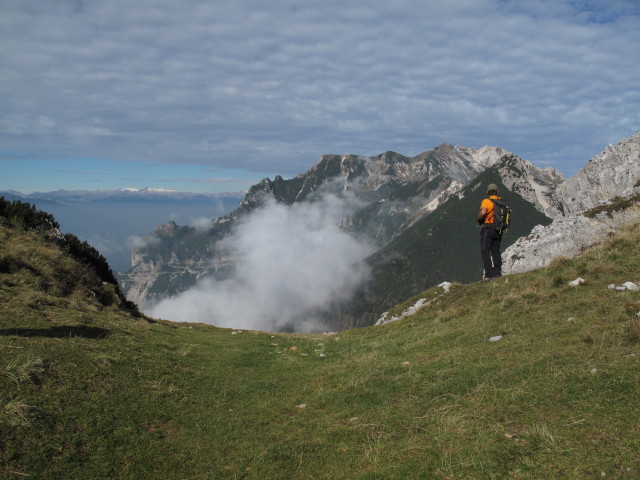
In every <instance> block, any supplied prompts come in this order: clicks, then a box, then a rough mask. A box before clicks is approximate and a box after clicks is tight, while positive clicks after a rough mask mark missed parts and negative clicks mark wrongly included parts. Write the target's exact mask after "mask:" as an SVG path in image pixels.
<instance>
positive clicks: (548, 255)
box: [502, 206, 640, 275]
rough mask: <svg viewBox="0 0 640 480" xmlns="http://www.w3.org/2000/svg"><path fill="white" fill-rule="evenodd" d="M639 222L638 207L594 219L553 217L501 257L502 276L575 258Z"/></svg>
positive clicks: (639, 209) (519, 240)
mask: <svg viewBox="0 0 640 480" xmlns="http://www.w3.org/2000/svg"><path fill="white" fill-rule="evenodd" d="M638 222H640V208H639V207H637V206H636V207H631V208H629V209H627V210H624V211H622V212H612V213H611V216H609V215H607V214H606V213H601V214H599V215H597V216H595V217H594V218H588V217H585V216H584V215H570V216H568V217H562V218H557V219H555V220H554V221H553V223H552V224H551V225H547V226H542V225H538V226H537V227H535V228H534V229H533V230H532V231H531V234H530V235H528V236H526V237H521V238H519V239H518V240H516V242H515V243H514V244H513V245H511V246H510V247H509V248H508V249H507V250H505V252H504V253H503V254H502V258H503V262H504V263H503V265H502V271H503V273H504V274H505V275H507V274H511V273H524V272H528V271H531V270H535V269H537V268H541V267H546V266H547V265H549V263H551V261H552V260H553V259H554V258H559V257H575V256H577V255H579V254H580V253H581V252H582V251H584V250H585V249H586V248H589V247H591V246H593V245H596V244H598V243H600V242H601V241H602V240H603V239H604V238H605V237H606V236H607V235H608V234H609V233H612V232H614V231H616V230H618V229H620V228H622V227H624V226H626V225H632V224H634V223H638Z"/></svg>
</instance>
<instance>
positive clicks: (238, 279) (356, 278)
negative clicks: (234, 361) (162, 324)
mask: <svg viewBox="0 0 640 480" xmlns="http://www.w3.org/2000/svg"><path fill="white" fill-rule="evenodd" d="M353 206H354V203H353V201H351V200H349V199H345V198H339V197H337V196H334V195H325V196H323V197H322V198H320V199H318V200H317V201H315V202H310V203H307V202H305V203H300V204H294V205H292V206H287V205H283V204H278V203H276V202H274V201H269V202H267V203H266V204H265V205H264V206H263V207H261V208H259V209H258V210H256V211H255V212H254V213H253V214H251V215H250V216H249V217H248V218H246V219H245V220H244V221H243V222H241V224H240V225H239V226H238V228H237V229H236V231H235V232H234V234H233V235H232V236H230V237H228V238H226V239H225V240H223V242H222V245H220V247H221V248H224V249H227V250H229V251H232V252H233V254H234V255H235V256H236V259H237V260H236V272H235V275H234V276H233V277H232V278H230V279H228V280H225V281H217V280H215V279H213V278H206V279H202V280H201V281H199V282H198V284H197V285H196V286H194V287H193V288H191V289H190V290H187V291H185V292H183V293H181V294H179V295H177V296H175V297H171V298H168V299H165V300H162V301H160V302H159V303H157V304H156V305H154V306H152V307H149V308H146V309H145V310H146V313H147V314H149V315H151V316H154V317H158V318H165V319H170V320H174V321H184V322H202V323H208V324H213V325H216V326H219V327H232V328H244V329H258V330H265V331H280V330H296V331H321V330H323V329H324V328H325V327H324V325H323V324H322V321H321V320H320V316H319V314H320V313H321V312H323V311H326V310H327V309H328V308H329V307H330V306H331V305H332V304H334V303H336V302H340V301H345V300H348V299H349V298H350V297H351V295H352V294H353V293H354V291H355V290H356V289H357V288H358V287H359V286H360V285H362V284H363V282H365V281H366V280H367V278H368V275H369V270H368V268H367V266H366V264H365V263H364V262H362V260H364V258H365V257H366V256H367V255H369V254H370V253H371V252H372V249H371V248H370V247H369V246H367V245H365V244H363V243H361V242H359V241H358V240H356V239H355V238H354V237H352V236H351V235H349V234H348V233H346V232H345V231H343V230H342V229H341V228H340V227H339V223H340V221H341V219H342V218H343V217H344V216H345V215H347V214H348V213H349V212H350V211H351V210H352V208H353Z"/></svg>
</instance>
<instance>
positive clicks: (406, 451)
mask: <svg viewBox="0 0 640 480" xmlns="http://www.w3.org/2000/svg"><path fill="white" fill-rule="evenodd" d="M0 237H1V238H0V245H1V247H0V248H1V250H0V265H5V266H6V265H10V268H9V267H7V268H4V269H3V271H2V273H0V305H1V306H2V308H1V310H0V351H1V352H2V356H1V357H0V452H1V453H0V478H3V479H4V478H7V479H22V478H37V479H107V478H109V479H113V478H115V479H158V478H162V479H185V480H186V479H202V480H204V479H239V478H245V479H252V478H255V479H505V478H510V479H550V478H553V479H576V478H603V477H602V474H603V472H604V473H605V474H606V478H622V479H627V478H629V479H631V478H638V477H640V460H639V459H640V457H639V455H638V454H639V452H640V422H639V420H640V343H639V336H640V333H639V327H638V317H637V312H638V311H640V303H639V302H640V292H633V291H625V292H617V291H614V290H609V289H608V288H607V285H608V284H610V283H615V284H621V283H623V282H626V281H634V282H639V281H640V277H639V275H640V227H638V226H636V227H635V228H634V229H633V230H631V231H628V232H625V233H623V234H620V235H618V236H616V237H614V238H612V239H610V240H609V241H608V243H607V244H606V245H603V246H602V247H598V248H595V249H592V250H590V251H588V252H586V253H585V254H584V255H583V256H581V257H579V258H576V259H564V260H556V261H554V262H553V263H552V265H551V267H549V268H547V269H543V270H539V271H536V272H531V273H528V274H523V275H513V276H509V277H505V278H503V279H501V280H497V281H492V282H485V283H481V282H479V283H473V284H469V285H455V286H454V288H452V290H451V292H450V293H449V294H446V295H443V296H442V297H440V298H439V299H438V300H436V301H435V302H434V303H433V304H432V305H430V306H428V307H426V308H425V309H423V310H422V311H420V312H419V313H418V314H416V315H414V316H413V317H409V318H406V319H404V320H400V321H397V322H393V323H390V324H388V325H384V326H381V327H368V328H362V329H357V330H349V331H344V332H340V333H338V334H334V335H311V334H309V335H274V334H270V333H265V332H249V331H235V330H229V329H219V328H215V327H211V326H206V325H198V324H193V325H190V324H175V323H170V322H158V321H152V320H149V319H143V318H135V317H133V316H131V315H130V314H128V313H126V312H124V311H122V310H121V309H119V308H118V307H117V305H109V306H105V305H104V304H103V303H101V302H99V301H98V300H97V299H96V297H95V296H94V295H93V294H92V292H91V290H90V288H86V287H85V284H86V282H85V281H80V280H77V279H82V278H84V277H83V275H84V276H86V275H88V273H87V272H86V268H85V267H82V266H80V265H78V264H77V263H76V262H75V261H73V260H72V259H71V258H70V257H68V256H67V255H66V254H65V253H64V252H61V251H60V250H58V249H57V247H55V246H54V245H51V244H47V243H45V242H43V241H42V240H41V239H40V238H39V237H38V236H37V235H35V234H31V233H25V232H21V231H18V230H15V229H13V228H11V227H5V226H2V227H0ZM2 259H10V260H11V261H8V260H7V261H6V262H4V263H2ZM16 259H19V260H20V262H17V260H16ZM578 276H580V277H582V278H585V279H586V281H587V283H586V284H585V285H582V286H580V287H569V286H568V285H567V282H568V281H570V280H573V279H575V278H576V277H578ZM74 279H76V280H77V281H75V283H74ZM89 283H90V282H89ZM437 290H438V291H437V292H436V291H435V290H433V289H432V290H429V291H426V292H425V296H428V297H429V298H432V297H434V296H436V295H437V294H439V293H441V292H442V290H441V289H437ZM416 298H417V297H416ZM406 303H407V305H404V306H402V305H401V306H399V307H398V311H402V310H403V309H404V308H405V307H406V306H408V305H409V304H412V303H415V299H411V300H409V301H408V302H406ZM496 335H501V336H502V339H501V340H499V341H496V342H490V341H489V338H490V337H493V336H496Z"/></svg>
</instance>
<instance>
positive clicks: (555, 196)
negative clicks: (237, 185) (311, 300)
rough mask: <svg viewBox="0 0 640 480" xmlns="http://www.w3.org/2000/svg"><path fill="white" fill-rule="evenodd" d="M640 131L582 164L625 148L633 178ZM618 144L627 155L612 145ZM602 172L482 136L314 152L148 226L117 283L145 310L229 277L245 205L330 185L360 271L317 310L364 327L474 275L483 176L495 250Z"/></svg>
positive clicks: (552, 214)
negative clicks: (493, 201) (210, 215)
mask: <svg viewBox="0 0 640 480" xmlns="http://www.w3.org/2000/svg"><path fill="white" fill-rule="evenodd" d="M639 138H640V132H639V133H638V134H636V135H634V136H633V137H631V138H630V139H626V140H623V141H621V142H620V143H619V144H618V145H617V146H609V147H607V150H605V152H603V154H601V155H600V156H599V157H597V158H604V157H606V159H605V160H604V161H602V160H599V163H598V165H597V166H595V167H594V166H593V165H594V163H597V162H596V161H595V160H596V159H594V160H592V161H591V162H589V163H588V164H587V166H586V167H585V169H587V171H589V172H591V170H593V169H594V168H595V169H596V170H598V171H606V172H611V171H614V170H615V171H617V170H616V169H615V168H612V166H613V165H616V162H617V161H619V160H620V159H621V158H623V156H624V155H627V156H626V157H624V158H630V159H631V160H633V159H634V158H635V159H636V162H635V164H634V163H633V161H631V162H630V164H629V166H625V167H624V168H626V169H627V170H625V171H626V174H625V173H624V172H622V173H619V175H626V176H627V177H628V180H625V181H624V182H622V183H624V185H627V183H629V182H631V185H634V184H635V183H636V182H637V181H638V178H640V173H638V162H637V159H638V156H637V152H636V153H634V150H633V148H635V147H633V146H634V145H636V146H637V144H638V141H639ZM630 145H631V147H629V146H630ZM629 148H631V150H630V152H631V153H628V152H627V154H624V155H623V153H621V152H622V151H623V150H625V149H627V150H629ZM625 151H626V150H625ZM607 152H608V153H607ZM605 153H606V155H605ZM634 155H635V157H634ZM625 165H626V163H625ZM585 176H586V177H588V178H590V179H591V181H590V182H591V183H589V182H587V183H588V184H589V187H588V188H586V191H585V186H584V184H585V183H584V182H585V181H584V180H581V179H583V177H585ZM601 177H602V178H601ZM601 177H597V176H594V175H593V173H591V174H590V175H589V174H584V173H579V174H577V175H576V176H575V177H572V178H570V179H568V180H567V179H565V178H564V176H563V175H562V174H560V173H559V172H558V171H557V170H555V169H552V168H545V169H541V168H539V167H537V166H535V165H533V164H531V163H530V162H528V161H527V160H524V159H522V158H520V157H518V156H517V155H515V154H513V153H511V152H508V151H506V150H504V149H502V148H500V147H489V146H487V147H483V148H480V149H474V148H470V147H461V146H453V145H450V144H447V143H445V144H442V145H440V146H438V147H436V148H433V149H431V150H428V151H426V152H424V153H422V154H420V155H417V156H414V157H410V158H409V157H405V156H403V155H400V154H398V153H395V152H385V153H383V154H380V155H378V156H374V157H363V156H357V155H324V156H322V157H321V158H320V159H319V160H318V161H317V162H316V164H315V165H313V166H312V167H311V168H310V169H309V170H308V171H307V172H305V173H303V174H300V175H298V176H297V177H295V178H292V179H289V180H285V179H283V178H282V177H280V176H276V177H275V179H274V180H270V179H264V180H263V181H261V182H260V183H258V184H256V185H254V186H253V187H251V188H250V189H249V191H248V192H247V194H246V195H245V197H244V199H243V201H242V202H241V203H240V205H239V206H238V207H237V208H236V209H235V210H234V211H232V212H231V213H229V214H228V215H225V216H222V217H219V218H217V219H215V220H213V221H212V223H211V225H210V226H209V228H206V229H204V230H203V229H196V228H193V227H183V226H179V225H177V224H176V223H173V222H170V223H168V224H165V225H161V226H159V227H157V228H156V229H155V230H154V231H153V232H151V233H150V234H148V235H147V236H146V237H145V244H144V245H141V246H139V247H137V248H136V249H134V251H133V252H132V262H133V265H132V268H131V269H130V270H128V271H127V272H125V273H123V274H121V275H120V276H119V281H120V283H121V285H122V288H123V290H124V291H125V292H126V294H127V298H129V299H130V300H133V301H135V302H136V303H138V304H139V305H142V306H143V308H144V306H145V305H147V304H149V303H152V302H155V301H158V300H161V299H163V298H167V297H170V296H173V295H178V294H180V293H181V292H184V291H186V290H188V289H189V288H192V287H194V286H195V285H197V284H198V282H199V281H201V280H202V279H204V278H213V279H215V280H217V281H225V280H227V279H230V278H233V275H234V273H235V272H236V268H237V262H238V252H237V251H234V249H233V248H230V247H229V239H233V234H234V232H235V231H236V230H237V229H238V227H239V226H240V225H242V223H243V222H245V221H246V219H247V218H249V217H251V215H252V214H253V213H254V212H258V211H259V209H261V208H264V206H265V205H266V204H267V203H268V202H276V203H278V204H281V205H288V206H295V205H300V204H307V203H310V204H313V203H314V202H318V201H319V199H320V198H323V197H326V196H328V195H331V196H334V197H335V198H339V199H341V200H342V201H343V202H344V203H345V204H348V208H347V209H346V211H345V213H344V215H343V216H342V217H341V219H340V222H339V223H340V227H341V229H342V230H343V231H344V232H348V233H349V234H350V235H352V236H353V237H354V238H357V239H359V240H360V241H361V242H363V244H366V245H368V246H369V248H370V250H371V251H370V254H369V255H368V256H367V257H366V258H364V259H361V260H359V262H361V263H364V264H365V265H366V266H367V267H368V269H369V272H370V275H369V276H368V277H367V278H366V279H364V280H363V281H362V282H361V284H359V285H358V287H357V288H355V289H354V291H353V292H352V295H351V297H350V299H349V301H347V302H342V303H341V304H339V305H333V306H332V308H331V309H330V311H325V312H323V314H322V316H323V321H324V323H325V324H326V325H328V326H329V327H330V328H335V329H344V328H349V327H357V326H364V325H370V324H373V323H374V322H375V321H376V319H377V318H378V317H379V316H380V314H381V313H382V312H383V311H384V310H385V309H387V308H389V307H390V306H393V305H395V304H397V303H398V302H401V301H403V300H405V299H406V298H409V297H411V296H412V295H415V294H416V293H418V292H420V291H422V290H424V289H425V288H428V287H430V286H433V285H437V284H439V283H441V282H442V281H445V280H446V281H457V282H461V283H468V282H472V281H474V280H479V279H481V278H482V268H481V262H480V259H479V252H478V250H479V246H478V242H479V234H478V227H477V225H476V224H475V221H474V220H475V216H476V214H477V210H478V207H479V205H480V202H481V200H482V198H484V197H485V195H486V194H485V191H486V186H487V185H488V184H489V183H497V184H498V186H499V190H500V193H501V194H502V195H503V196H504V197H507V198H508V199H509V201H510V203H511V205H512V208H513V211H514V215H513V217H514V219H513V223H512V227H511V229H510V231H509V232H508V233H507V234H506V235H505V236H504V238H503V248H506V247H509V246H510V245H511V244H512V243H514V242H515V241H516V240H517V239H518V238H520V237H523V236H527V235H528V234H529V233H530V232H531V230H532V229H533V228H534V227H536V226H539V225H541V226H544V225H548V224H551V223H552V221H553V220H554V219H559V218H563V217H565V216H567V215H570V214H572V213H575V211H581V209H582V210H584V208H583V207H576V205H586V204H587V203H588V202H586V201H584V200H581V199H583V198H584V197H589V196H592V193H593V191H594V189H595V190H596V191H598V192H600V193H599V195H600V196H599V197H598V198H597V202H600V203H602V202H604V201H606V200H608V199H611V198H613V197H614V196H615V195H617V194H618V193H619V192H620V191H621V190H620V189H619V188H616V186H619V185H621V182H620V181H618V182H616V181H615V179H614V180H612V181H611V182H608V181H605V180H604V179H605V177H606V175H604V176H601ZM598 178H601V180H598ZM603 182H604V183H603ZM603 185H604V186H603ZM636 187H637V185H636ZM633 188H634V187H631V189H633ZM627 190H628V189H627ZM585 202H586V203H585ZM223 240H224V241H223ZM275 276H277V273H276V274H275ZM312 314H313V315H318V312H313V313H312ZM291 328H292V329H295V325H293V326H291Z"/></svg>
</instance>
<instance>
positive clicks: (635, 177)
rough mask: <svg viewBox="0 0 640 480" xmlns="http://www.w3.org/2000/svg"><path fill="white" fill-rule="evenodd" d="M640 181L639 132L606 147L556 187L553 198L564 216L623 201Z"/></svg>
mask: <svg viewBox="0 0 640 480" xmlns="http://www.w3.org/2000/svg"><path fill="white" fill-rule="evenodd" d="M638 181H640V132H638V133H636V134H635V135H633V136H632V137H630V138H628V139H624V140H620V142H618V144H617V145H615V146H612V145H609V146H608V147H607V148H606V149H605V150H604V151H603V152H602V153H601V154H599V155H598V156H596V157H594V158H593V159H591V160H590V161H589V162H588V163H587V164H586V165H585V166H584V168H582V169H581V170H580V171H579V172H578V173H576V174H575V175H574V176H573V177H571V178H570V179H568V180H567V181H566V182H564V183H563V184H562V185H560V187H558V192H557V197H558V200H559V201H560V204H561V205H562V209H563V211H564V214H565V215H572V214H578V213H582V212H584V211H585V210H588V209H590V208H593V207H595V206H597V205H601V204H603V203H606V202H608V201H609V200H611V199H612V198H613V197H616V196H618V197H627V196H629V195H631V194H632V193H633V192H634V189H635V188H637V184H638Z"/></svg>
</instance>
